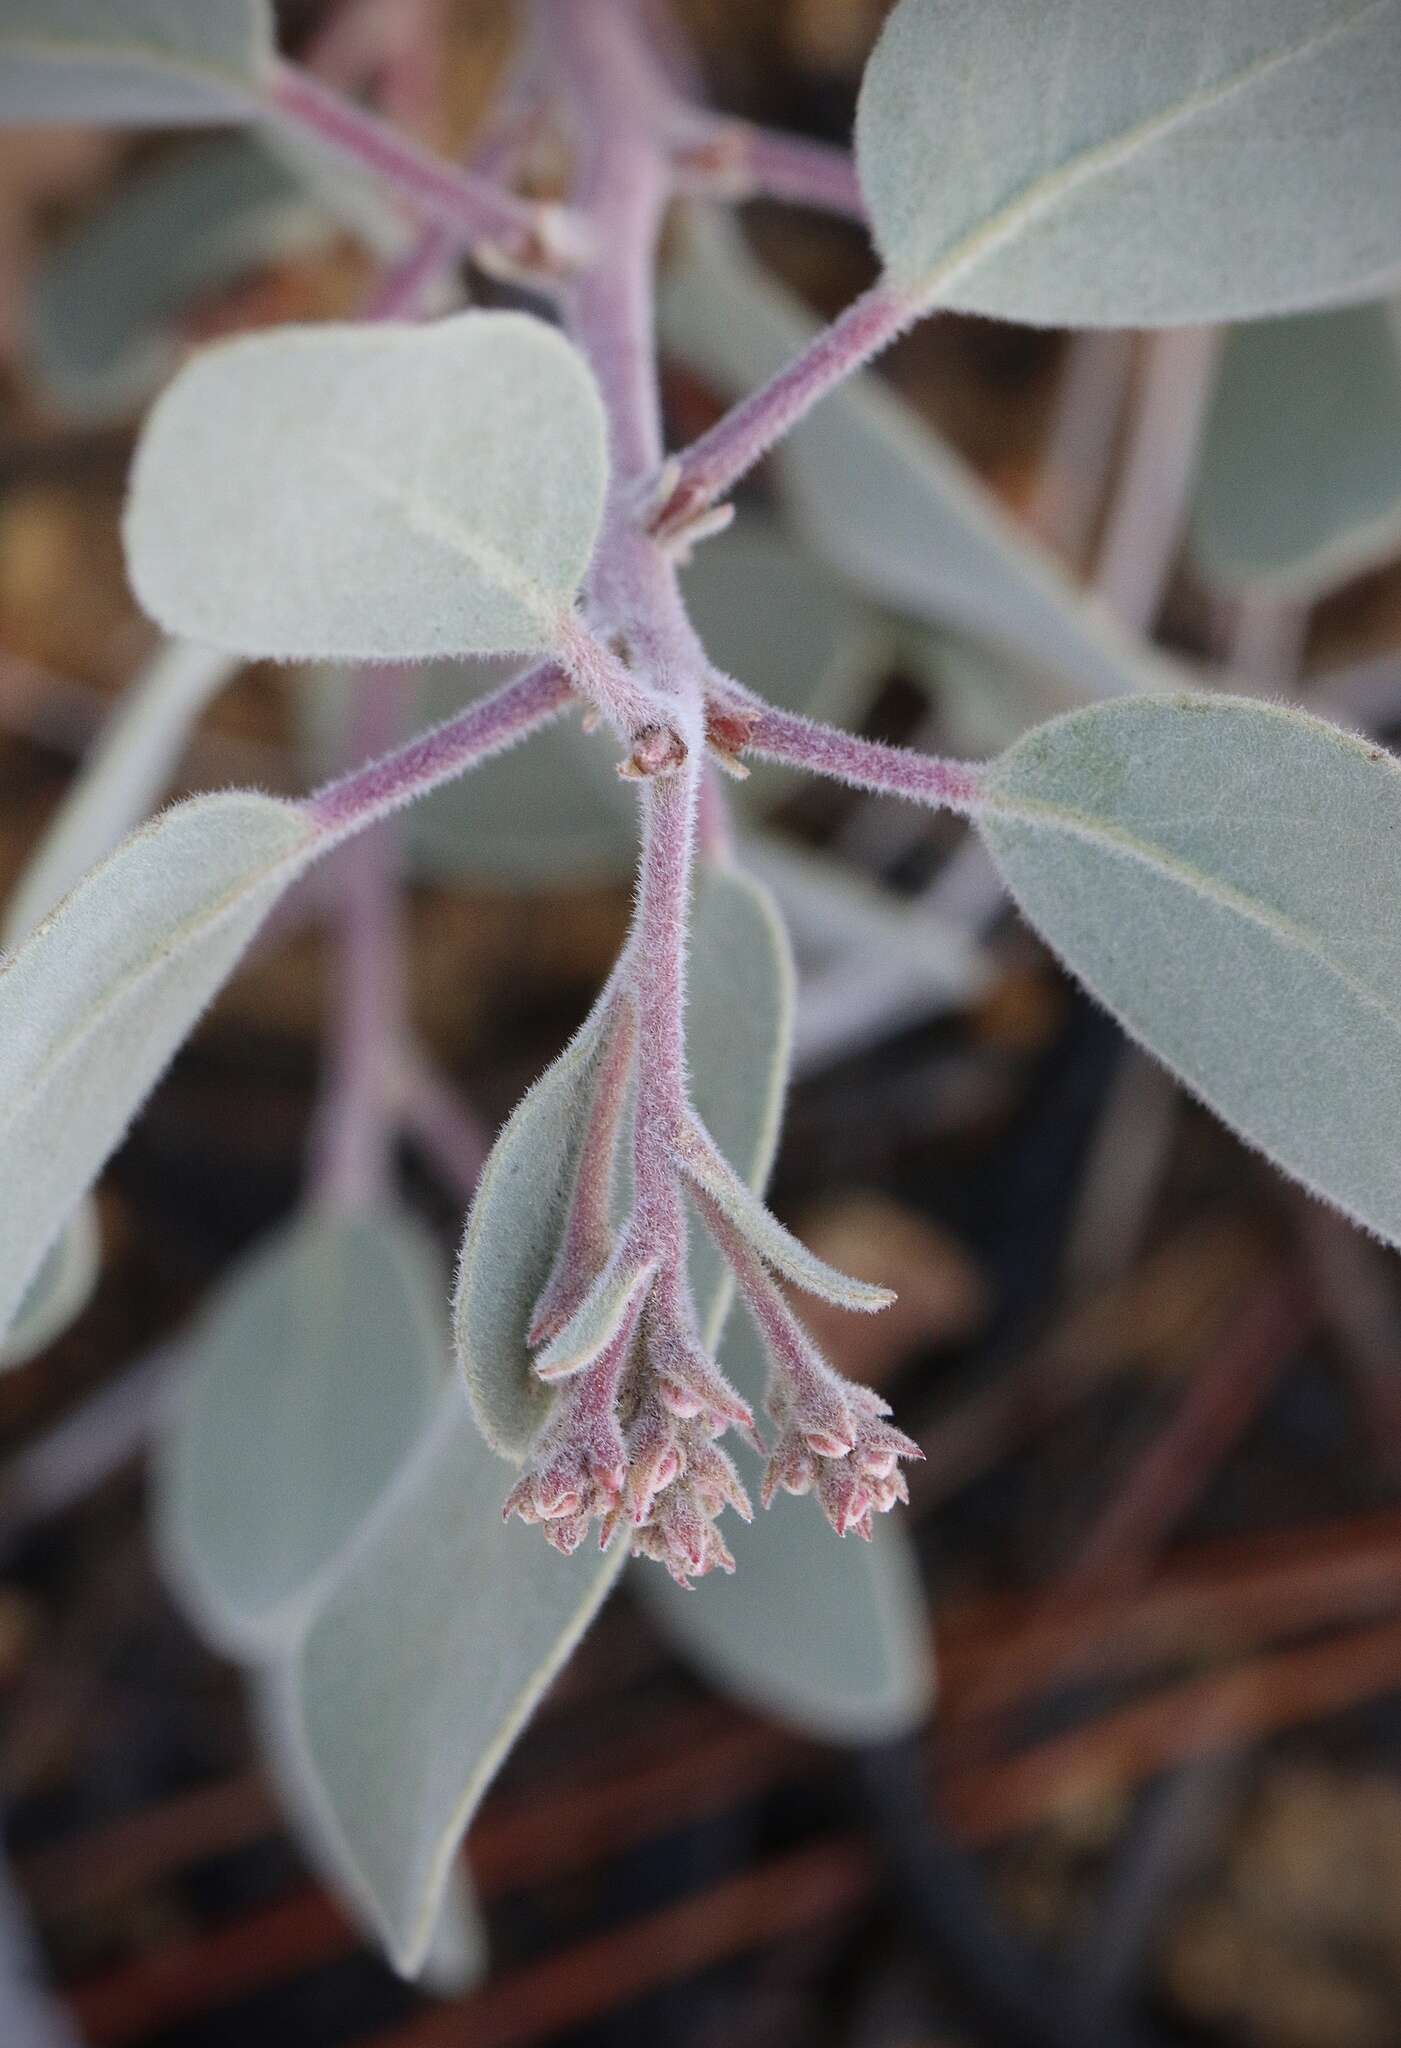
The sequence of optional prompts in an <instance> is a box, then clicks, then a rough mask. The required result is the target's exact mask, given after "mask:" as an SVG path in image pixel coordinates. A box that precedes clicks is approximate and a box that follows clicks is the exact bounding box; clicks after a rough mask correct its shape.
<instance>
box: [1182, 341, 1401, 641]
mask: <svg viewBox="0 0 1401 2048" xmlns="http://www.w3.org/2000/svg"><path fill="white" fill-rule="evenodd" d="M1192 544H1193V547H1194V549H1195V551H1196V556H1197V560H1198V562H1199V563H1200V564H1201V567H1202V568H1203V570H1204V571H1205V572H1206V574H1207V575H1208V576H1209V577H1210V578H1211V580H1212V581H1213V582H1214V583H1217V584H1219V585H1222V586H1224V587H1226V588H1227V589H1236V588H1244V587H1255V588H1258V589H1260V590H1263V591H1271V592H1275V593H1278V594H1279V595H1280V596H1282V597H1290V598H1295V599H1299V600H1301V601H1304V602H1310V603H1311V602H1313V601H1314V600H1315V599H1317V598H1319V597H1321V596H1323V595H1324V594H1325V593H1326V592H1327V591H1329V590H1330V589H1332V588H1334V587H1335V586H1336V585H1338V584H1339V583H1342V582H1344V581H1345V580H1346V579H1347V578H1348V577H1349V576H1357V575H1361V574H1362V573H1363V572H1364V571H1365V570H1367V569H1371V568H1374V567H1375V566H1377V565H1378V564H1379V563H1381V562H1384V561H1386V560H1387V558H1388V557H1389V556H1390V555H1393V554H1395V553H1396V552H1397V550H1398V549H1401V307H1397V306H1385V305H1381V306H1351V307H1345V308H1344V309H1342V310H1341V311H1338V312H1329V313H1307V314H1299V315H1296V316H1295V317H1294V318H1293V319H1289V320H1260V321H1255V322H1252V323H1251V325H1249V326H1247V327H1238V328H1236V329H1235V331H1234V332H1233V333H1232V334H1231V335H1230V336H1229V338H1228V340H1227V342H1226V346H1225V349H1224V351H1223V355H1222V361H1221V370H1220V375H1219V377H1218V380H1217V386H1216V391H1215V394H1214V397H1213V401H1212V406H1211V411H1210V413H1209V415H1208V417H1207V427H1206V436H1205V441H1204V444H1203V449H1202V462H1201V469H1200V472H1199V475H1198V480H1197V492H1196V504H1195V508H1194V512H1193V518H1192Z"/></svg>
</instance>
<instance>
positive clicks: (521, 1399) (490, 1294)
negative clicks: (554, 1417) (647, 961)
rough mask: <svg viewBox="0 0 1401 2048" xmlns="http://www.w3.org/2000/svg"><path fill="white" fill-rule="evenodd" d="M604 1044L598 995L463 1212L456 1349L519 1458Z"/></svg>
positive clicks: (484, 1428)
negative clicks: (547, 1293) (544, 1301)
mask: <svg viewBox="0 0 1401 2048" xmlns="http://www.w3.org/2000/svg"><path fill="white" fill-rule="evenodd" d="M607 1043H608V1017H607V1013H606V1009H605V1007H604V1005H603V1004H602V1002H600V1003H599V1004H596V1005H595V1007H594V1009H593V1010H592V1011H591V1012H590V1014H589V1016H588V1018H587V1020H586V1021H585V1023H584V1025H583V1028H582V1029H581V1030H580V1031H579V1032H578V1033H577V1035H576V1036H575V1037H574V1038H572V1039H571V1040H570V1042H569V1044H568V1045H567V1046H566V1047H565V1049H564V1051H563V1052H562V1053H561V1054H560V1056H559V1058H558V1059H557V1060H556V1061H555V1063H554V1065H553V1066H552V1067H548V1068H547V1069H546V1070H545V1072H544V1073H543V1074H542V1075H541V1076H540V1079H539V1080H538V1081H537V1082H536V1083H535V1085H534V1087H533V1088H531V1089H530V1091H529V1093H528V1094H526V1095H525V1096H524V1097H523V1098H522V1100H521V1101H520V1102H519V1103H518V1104H517V1105H516V1108H515V1109H514V1110H513V1111H512V1112H511V1115H510V1117H509V1118H508V1119H507V1121H506V1123H505V1125H504V1127H503V1129H502V1131H501V1133H500V1135H499V1137H498V1138H497V1140H496V1143H495V1144H494V1145H493V1146H492V1148H491V1153H490V1156H489V1157H488V1159H487V1162H486V1165H485V1167H484V1168H483V1169H482V1176H481V1179H480V1180H479V1181H478V1183H477V1192H476V1194H475V1195H474V1196H473V1198H472V1207H471V1210H470V1211H469V1213H468V1217H467V1229H466V1234H465V1236H464V1237H463V1240H462V1258H461V1261H460V1263H459V1265H458V1269H457V1293H456V1300H455V1302H454V1306H453V1327H454V1330H455V1332H456V1339H457V1355H458V1357H459V1359H460V1360H461V1363H462V1370H463V1372H464V1373H465V1375H466V1378H467V1390H468V1393H469V1394H470V1395H471V1399H472V1408H473V1411H474V1413H475V1415H476V1418H477V1422H478V1425H479V1426H480V1428H481V1432H482V1434H483V1436H484V1437H485V1438H486V1440H487V1442H488V1443H489V1444H490V1445H491V1447H492V1449H493V1450H495V1451H499V1452H500V1453H501V1455H502V1456H503V1457H507V1458H520V1457H523V1456H524V1455H525V1452H526V1451H527V1450H528V1448H529V1446H530V1444H531V1442H532V1441H533V1439H534V1437H535V1435H536V1433H537V1431H538V1430H539V1428H540V1425H541V1424H542V1422H544V1420H545V1418H546V1416H547V1415H548V1414H549V1412H550V1409H551V1407H552V1406H553V1405H554V1401H555V1390H554V1389H553V1388H550V1387H546V1386H544V1385H543V1384H542V1383H541V1381H540V1380H539V1379H538V1378H537V1377H536V1375H535V1373H534V1371H533V1369H532V1365H533V1361H532V1357H531V1353H530V1349H529V1347H528V1345H527V1344H526V1341H525V1336H526V1331H527V1329H528V1328H529V1327H530V1319H531V1314H532V1311H533V1310H534V1307H535V1303H536V1302H537V1300H538V1299H539V1297H540V1292H541V1289H542V1288H543V1287H544V1285H545V1282H546V1281H547V1280H548V1279H549V1276H550V1270H551V1268H552V1266H553V1265H554V1259H555V1252H556V1249H557V1247H558V1245H559V1240H560V1237H561V1235H562V1233H563V1229H564V1223H565V1218H566V1216H567V1214H568V1206H569V1198H570V1195H571V1193H572V1191H573V1187H574V1174H575V1169H576V1167H577V1165H578V1159H579V1147H580V1146H581V1144H582V1143H583V1138H584V1130H585V1125H586V1122H587V1119H588V1113H589V1106H590V1103H591V1102H592V1099H593V1089H594V1084H595V1082H596V1080H597V1077H598V1070H599V1065H600V1062H601V1060H602V1058H603V1055H604V1052H605V1049H606V1047H607ZM497 1484H498V1486H499V1485H500V1475H499V1471H498V1475H497Z"/></svg>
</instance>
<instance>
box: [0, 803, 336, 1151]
mask: <svg viewBox="0 0 1401 2048" xmlns="http://www.w3.org/2000/svg"><path fill="white" fill-rule="evenodd" d="M306 834H307V836H306V838H305V839H304V840H303V841H302V842H301V843H300V844H299V845H297V846H293V847H290V848H288V849H287V851H286V852H284V853H282V854H280V855H278V857H277V858H276V859H275V860H270V861H267V862H265V863H264V864H263V865H262V866H260V867H258V868H257V869H255V870H254V871H253V872H252V873H251V874H248V875H245V876H244V877H243V878H242V880H240V881H239V882H237V883H235V884H234V885H233V886H232V887H231V888H229V889H227V890H226V891H225V892H224V894H223V895H222V896H220V897H218V898H217V899H216V900H215V901H214V902H213V903H210V904H207V905H205V906H204V908H203V909H201V910H200V911H198V912H197V913H196V914H195V915H194V916H191V917H187V918H185V919H184V920H183V922H181V923H180V924H178V925H176V926H175V927H173V928H172V929H171V930H170V931H169V932H168V933H167V934H166V935H165V936H164V937H163V938H162V939H161V940H160V941H159V942H158V943H157V944H156V945H154V946H152V947H151V949H150V950H149V951H148V952H147V953H146V955H145V956H144V958H143V959H141V960H140V961H138V962H137V963H136V965H134V966H133V967H130V968H128V970H127V972H126V973H125V974H124V975H122V976H121V977H120V978H119V979H118V980H116V981H114V982H111V983H109V984H108V985H107V987H106V988H105V989H104V991H103V994H102V996H101V997H100V998H99V1000H98V1001H97V1002H96V1003H95V1004H94V1005H93V1006H92V1007H91V1009H89V1010H87V1011H86V1012H85V1014H84V1016H83V1017H82V1019H80V1020H79V1022H78V1023H76V1024H75V1025H73V1026H72V1027H71V1028H70V1029H69V1030H68V1031H67V1032H66V1033H65V1034H64V1036H63V1037H62V1038H60V1039H59V1040H58V1041H57V1043H56V1044H55V1045H53V1046H52V1047H51V1048H50V1050H49V1052H48V1054H47V1055H46V1057H45V1058H44V1059H43V1060H41V1061H40V1063H39V1064H38V1066H37V1067H36V1068H35V1069H34V1071H33V1072H32V1073H31V1074H30V1075H29V1076H28V1077H27V1078H26V1079H25V1080H24V1081H23V1082H22V1084H21V1085H20V1086H19V1087H18V1088H16V1089H15V1091H14V1094H13V1096H12V1097H11V1101H10V1104H9V1105H8V1106H7V1107H6V1108H5V1109H4V1111H0V1135H4V1134H6V1133H8V1132H9V1131H10V1130H12V1129H13V1127H14V1126H15V1124H16V1123H17V1122H18V1121H19V1120H20V1117H21V1115H22V1114H23V1112H24V1111H25V1110H26V1109H28V1108H30V1107H32V1105H33V1103H34V1101H35V1099H36V1098H37V1097H38V1096H39V1095H40V1094H41V1093H42V1092H43V1091H44V1090H45V1089H46V1088H48V1087H49V1086H50V1084H51V1083H52V1081H53V1078H54V1076H55V1075H56V1074H57V1073H59V1072H61V1071H62V1069H63V1068H64V1067H65V1066H66V1065H67V1064H68V1062H69V1061H70V1059H72V1058H73V1057H74V1056H75V1055H76V1054H77V1052H79V1051H80V1050H81V1048H82V1047H83V1045H84V1044H85V1043H86V1042H87V1041H88V1040H89V1039H90V1038H92V1036H93V1035H94V1034H95V1033H96V1032H97V1031H98V1030H99V1029H100V1027H101V1026H102V1025H103V1024H104V1023H105V1022H107V1021H108V1020H109V1019H110V1018H111V1017H112V1016H113V1015H114V1014H115V1013H116V1012H117V1011H118V1010H120V1009H121V1008H123V1007H124V1005H125V1004H126V1003H127V1002H128V1001H129V1000H130V998H131V997H132V996H133V995H135V994H136V993H137V991H138V990H139V989H140V987H141V986H142V984H143V983H145V982H147V981H149V980H151V979H153V978H154V977H155V976H157V975H158V974H159V973H160V972H161V971H162V969H163V968H165V967H166V966H168V965H169V963H170V961H171V960H172V959H173V958H174V957H175V956H176V955H177V954H178V953H180V952H182V951H183V950H185V949H186V947H188V946H189V945H191V944H193V943H194V942H195V941H197V940H198V939H201V938H204V937H207V936H208V935H209V934H210V933H212V932H213V931H215V930H216V929H217V928H218V927H219V926H220V925H221V924H225V923H227V922H228V921H229V920H230V919H231V918H232V917H234V916H235V915H236V914H237V912H238V910H239V909H240V908H241V906H242V905H243V904H244V903H245V902H246V900H247V899H248V898H249V897H250V896H252V895H253V894H254V893H255V892H256V891H257V890H258V889H259V888H260V887H261V886H262V885H263V884H264V883H265V882H267V881H268V880H269V879H270V878H271V877H273V876H274V875H276V874H277V872H278V870H279V869H280V868H283V867H288V868H295V867H296V866H297V865H298V863H299V860H301V859H303V858H307V859H309V858H311V857H313V855H314V851H315V850H316V848H317V843H318V842H317V834H316V832H315V831H314V829H313V828H312V827H311V826H310V825H308V826H307V828H306ZM65 900H66V899H65ZM60 907H61V906H60ZM57 914H58V913H57V911H55V912H53V913H51V915H54V916H56V915H57ZM48 922H49V920H48V919H47V918H46V919H45V920H44V923H45V924H47V923H48ZM43 928H44V927H43V925H41V926H40V927H39V930H41V931H42V930H43ZM18 957H19V956H18V955H16V956H15V960H16V962H17V960H18ZM4 972H5V970H4V969H0V989H2V988H3V983H4Z"/></svg>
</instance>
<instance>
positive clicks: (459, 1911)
mask: <svg viewBox="0 0 1401 2048" xmlns="http://www.w3.org/2000/svg"><path fill="white" fill-rule="evenodd" d="M295 1672H296V1666H295V1663H294V1662H293V1663H289V1662H288V1660H287V1659H285V1658H280V1659H278V1660H276V1661H275V1662H273V1663H271V1664H269V1665H265V1666H263V1667H262V1668H261V1669H259V1670H256V1671H253V1672H250V1673H249V1674H248V1677H249V1681H250V1684H251V1689H252V1705H253V1719H254V1725H255V1727H256V1730H257V1735H258V1745H259V1748H260V1749H261V1751H262V1754H263V1760H264V1763H265V1764H266V1766H267V1769H268V1772H269V1775H270V1776H271V1778H272V1781H273V1783H274V1785H275V1786H276V1787H277V1791H278V1796H279V1797H280V1799H281V1801H282V1805H283V1808H284V1811H285V1812H286V1814H287V1816H288V1818H289V1820H290V1822H291V1824H292V1829H293V1832H294V1833H295V1835H296V1838H297V1842H298V1844H299V1846H300V1848H301V1850H302V1853H303V1855H304V1856H305V1857H306V1860H307V1862H308V1863H309V1864H310V1865H311V1867H312V1869H313V1870H314V1871H316V1873H317V1875H318V1876H319V1877H320V1879H321V1881H322V1883H323V1884H324V1885H325V1886H326V1887H327V1889H328V1890H329V1891H330V1892H332V1893H333V1894H334V1895H335V1897H336V1898H338V1899H339V1900H340V1901H341V1902H342V1904H343V1905H344V1907H345V1909H346V1910H347V1912H348V1913H349V1914H350V1916H351V1918H352V1919H353V1920H354V1921H355V1922H356V1924H357V1925H358V1926H360V1927H363V1928H364V1930H365V1932H366V1933H367V1934H368V1935H369V1936H370V1937H371V1938H372V1939H373V1940H375V1941H380V1940H382V1939H383V1934H382V1929H381V1924H380V1920H379V1916H378V1914H377V1912H376V1910H375V1906H374V1901H373V1898H372V1896H371V1895H370V1894H369V1893H367V1891H366V1887H365V1881H364V1878H363V1876H362V1874H361V1872H360V1870H359V1868H358V1866H357V1865H356V1864H355V1863H354V1861H353V1860H352V1859H351V1858H350V1856H349V1855H348V1853H347V1844H346V1842H345V1838H344V1837H343V1835H342V1834H341V1832H340V1830H339V1828H338V1827H337V1825H336V1822H335V1818H334V1815H332V1814H330V1813H328V1811H327V1807H326V1797H325V1791H324V1789H323V1787H322V1784H321V1780H320V1778H319V1776H318V1774H317V1771H316V1769H315V1767H314V1765H313V1764H312V1763H311V1761H310V1759H309V1758H308V1756H307V1754H306V1751H305V1748H304V1746H303V1743H302V1737H301V1730H300V1727H299V1725H298V1720H297V1700H296V1679H295ZM488 1962H489V1957H488V1950H487V1935H486V1928H485V1927H484V1926H483V1924H482V1918H481V1913H480V1911H479V1909H478V1906H477V1901H476V1896H475V1894H474V1892H473V1889H472V1884H471V1880H470V1878H469V1877H468V1874H467V1871H466V1869H465V1868H464V1867H463V1865H462V1863H461V1862H460V1861H459V1862H456V1863H454V1864H453V1865H452V1867H451V1869H450V1870H449V1871H448V1873H447V1877H446V1879H445V1881H444V1884H443V1890H442V1897H441V1899H440V1901H439V1903H438V1908H437V1912H436V1915H435V1918H434V1921H433V1926H432V1929H431V1932H430V1934H429V1937H428V1942H427V1946H426V1948H425V1949H424V1953H423V1957H422V1961H421V1962H420V1964H419V1965H418V1967H417V1968H416V1969H415V1971H414V1972H413V1974H414V1976H415V1978H416V1980H417V1982H418V1983H419V1984H421V1985H422V1987H423V1989H424V1990H425V1991H432V1992H436V1993H437V1994H438V1995H439V1996H441V1997H444V1998H460V1997H461V1996H462V1994H463V1993H464V1992H466V1991H470V1990H471V1989H472V1988H473V1986H474V1985H476V1984H479V1983H480V1982H481V1981H482V1979H483V1978H484V1977H485V1976H486V1974H487V1968H488Z"/></svg>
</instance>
